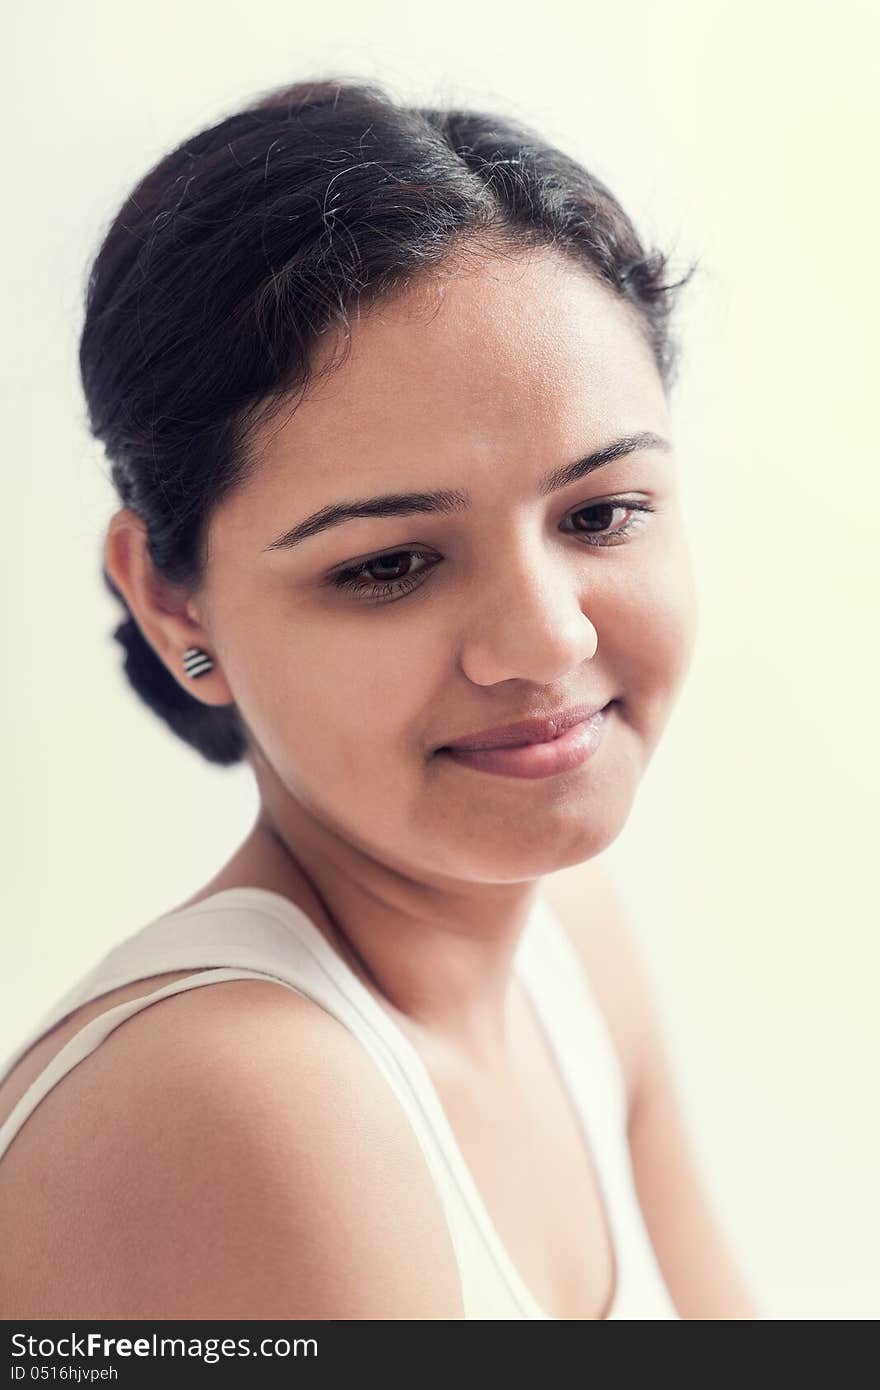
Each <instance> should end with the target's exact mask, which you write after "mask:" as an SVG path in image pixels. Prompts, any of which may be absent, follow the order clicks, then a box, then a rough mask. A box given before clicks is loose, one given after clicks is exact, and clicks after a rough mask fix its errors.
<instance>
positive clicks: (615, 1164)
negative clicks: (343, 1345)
mask: <svg viewBox="0 0 880 1390" xmlns="http://www.w3.org/2000/svg"><path fill="white" fill-rule="evenodd" d="M514 968H515V970H516V971H517V973H518V975H519V977H520V979H521V981H522V983H523V985H524V986H525V989H526V991H527V993H528V996H529V998H530V1001H531V1004H532V1007H533V1010H534V1013H535V1016H536V1018H537V1019H538V1021H539V1023H540V1026H541V1028H542V1031H543V1032H544V1034H545V1036H546V1038H547V1041H548V1043H549V1046H550V1049H551V1053H552V1055H553V1057H554V1060H555V1062H556V1065H557V1067H558V1068H559V1073H560V1077H561V1079H562V1081H563V1082H564V1084H565V1086H566V1089H567V1092H568V1094H569V1096H570V1097H571V1100H572V1102H573V1104H574V1107H575V1109H576V1112H577V1114H578V1116H579V1119H580V1121H581V1126H582V1130H583V1137H584V1146H585V1150H586V1152H587V1154H588V1155H589V1157H590V1159H591V1162H592V1164H593V1169H594V1172H595V1174H596V1178H597V1181H598V1184H599V1187H600V1190H601V1194H602V1197H603V1202H604V1208H605V1215H606V1220H607V1223H608V1229H609V1232H610V1235H611V1238H612V1243H613V1246H614V1255H615V1264H616V1269H617V1287H616V1292H615V1296H614V1300H613V1303H612V1307H611V1309H610V1311H609V1313H608V1319H609V1321H610V1320H612V1319H652V1320H653V1319H659V1318H677V1317H678V1313H677V1311H676V1309H675V1306H674V1304H673V1303H672V1300H671V1298H670V1295H669V1293H668V1291H667V1289H666V1286H665V1284H664V1282H663V1278H662V1275H661V1272H660V1268H659V1265H658V1263H657V1260H656V1257H655V1254H654V1250H653V1247H652V1245H651V1241H650V1237H649V1235H648V1232H647V1229H646V1227H645V1225H644V1221H643V1219H642V1214H641V1210H640V1207H639V1203H638V1196H637V1193H636V1190H635V1186H634V1181H633V1172H632V1166H631V1161H630V1152H629V1145H628V1142H627V1136H626V1120H627V1114H626V1092H625V1087H624V1080H623V1075H622V1072H621V1069H620V1065H619V1060H618V1056H617V1052H616V1049H615V1046H614V1043H613V1041H612V1038H611V1034H610V1033H609V1031H608V1028H607V1025H606V1022H605V1018H604V1015H603V1013H602V1011H601V1009H600V1007H599V1004H598V1002H597V1000H596V998H595V996H594V994H593V992H592V989H591V986H590V982H589V978H588V976H587V973H586V971H585V970H584V968H583V964H582V962H581V959H580V956H579V955H578V953H577V951H576V949H575V947H574V945H573V943H572V941H571V940H570V938H569V936H568V933H567V932H566V930H565V928H564V927H563V926H562V924H561V922H560V921H559V919H558V917H557V916H556V913H555V911H554V910H553V908H552V907H551V905H550V904H549V903H548V902H547V901H546V900H545V899H544V898H543V897H541V895H540V894H538V895H536V896H535V898H534V899H533V906H532V909H531V912H530V914H529V917H528V920H527V922H526V925H525V927H524V928H523V931H522V934H521V936H520V940H519V942H518V945H517V951H516V955H515V959H514ZM189 969H192V970H194V971H195V972H196V973H194V974H192V975H189V976H187V977H186V978H185V979H182V980H175V981H173V982H172V983H171V984H168V985H165V986H164V987H162V988H160V989H156V990H154V991H153V992H152V993H151V994H147V995H144V996H143V997H142V998H140V999H132V1000H129V1001H128V1002H127V1003H123V1004H118V1005H117V1006H116V1007H115V1008H111V1009H108V1010H107V1011H106V1012H105V1013H103V1014H100V1015H98V1016H97V1017H96V1018H94V1019H92V1020H91V1022H89V1023H87V1024H86V1025H85V1027H83V1028H82V1029H80V1031H79V1032H78V1033H76V1034H75V1035H74V1036H73V1037H72V1038H70V1039H69V1040H68V1042H67V1043H66V1044H65V1045H64V1047H62V1048H61V1049H60V1051H59V1052H57V1053H56V1055H55V1057H54V1058H53V1059H52V1061H51V1062H50V1063H49V1065H48V1066H47V1067H46V1068H45V1069H44V1070H43V1071H42V1072H41V1073H40V1074H39V1076H37V1077H36V1078H35V1080H34V1081H32V1083H31V1085H30V1086H29V1087H28V1089H27V1090H26V1091H25V1093H24V1095H22V1096H21V1098H20V1099H19V1101H18V1102H17V1104H16V1105H15V1107H14V1108H13V1110H12V1111H11V1113H10V1115H9V1116H8V1118H7V1120H6V1122H5V1123H4V1124H3V1125H0V1160H2V1157H3V1154H4V1153H5V1152H6V1149H7V1148H8V1147H9V1145H10V1144H11V1142H12V1140H13V1139H14V1137H15V1135H16V1134H17V1133H18V1131H19V1129H20V1128H21V1126H22V1125H23V1124H24V1123H25V1121H26V1120H27V1118H28V1116H29V1115H30V1114H31V1113H32V1111H33V1110H34V1109H35V1108H36V1107H37V1106H38V1105H39V1103H40V1101H41V1100H42V1099H43V1097H44V1096H45V1095H47V1094H48V1092H49V1091H51V1089H52V1088H53V1086H56V1085H57V1084H58V1082H59V1081H60V1080H61V1079H62V1077H64V1076H66V1075H67V1073H68V1072H69V1071H71V1070H72V1068H73V1067H75V1066H76V1065H77V1064H78V1063H79V1062H81V1061H82V1060H83V1058H84V1057H88V1056H89V1054H90V1053H91V1052H93V1051H94V1050H95V1048H97V1047H98V1046H99V1045H100V1043H101V1042H102V1041H103V1039H104V1038H106V1037H107V1035H108V1034H109V1033H111V1032H112V1031H113V1029H114V1028H117V1027H118V1026H119V1025H120V1023H124V1021H125V1020H126V1019H127V1018H131V1016H132V1015H133V1014H136V1013H138V1012H139V1011H140V1010H141V1009H146V1008H148V1007H149V1005H150V1004H154V1003H156V1001H157V1000H159V999H167V998H168V996H169V995H172V994H179V993H181V992H182V991H183V990H187V989H196V988H198V987H200V986H203V985H211V984H215V983H219V982H220V981H223V980H236V979H269V980H274V981H280V982H281V983H282V984H285V985H288V986H289V987H290V988H291V989H294V990H296V991H297V993H299V994H302V995H305V996H306V997H308V998H310V999H312V1000H314V1001H315V1002H316V1003H317V1004H319V1005H320V1006H321V1007H322V1008H324V1009H326V1010H327V1011H328V1012H329V1013H331V1014H333V1015H334V1017H336V1018H337V1019H339V1021H340V1022H341V1023H342V1024H344V1025H345V1027H346V1028H348V1029H349V1031H350V1032H351V1033H353V1034H354V1035H355V1037H356V1038H358V1039H359V1041H360V1042H361V1043H362V1044H363V1046H364V1047H365V1048H366V1050H367V1052H368V1053H369V1054H370V1056H371V1057H372V1058H373V1060H374V1062H375V1063H376V1065H377V1066H378V1067H379V1069H380V1071H381V1072H382V1073H383V1075H384V1076H385V1077H386V1079H387V1081H388V1083H389V1084H390V1086H391V1087H392V1089H393V1091H394V1093H395V1094H396V1096H397V1098H398V1100H399V1101H400V1104H401V1105H402V1106H403V1109H404V1111H405V1112H406V1115H407V1117H408V1119H409V1121H410V1123H411V1125H412V1128H413V1130H414V1131H415V1134H416V1137H417V1139H418V1141H419V1144H420V1147H421V1149H422V1152H423V1153H424V1156H425V1160H426V1162H427V1164H428V1167H429V1170H430V1172H431V1174H432V1177H433V1179H434V1181H435V1183H436V1186H437V1190H438V1193H439V1195H440V1198H441V1201H442V1205H443V1209H444V1211H445V1214H446V1219H447V1223H448V1226H449V1232H450V1236H451V1238H452V1243H453V1246H454V1249H455V1255H456V1259H457V1262H458V1269H459V1274H460V1278H461V1289H462V1299H463V1304H464V1315H465V1317H466V1318H480V1319H513V1318H545V1319H546V1318H548V1317H549V1315H548V1314H547V1313H546V1312H544V1310H543V1309H542V1308H541V1307H540V1305H539V1304H538V1302H537V1301H536V1299H535V1298H534V1296H533V1295H532V1294H531V1292H530V1291H529V1289H528V1287H527V1286H526V1284H525V1282H524V1280H523V1279H522V1278H521V1276H520V1274H519V1272H518V1270H517V1269H516V1267H515V1266H514V1264H513V1261H512V1260H511V1258H510V1255H509V1254H508V1252H507V1250H506V1248H505V1247H504V1245H503V1244H502V1241H501V1239H500V1237H499V1235H498V1232H497V1230H496V1228H495V1226H494V1224H493V1222H492V1220H491V1218H490V1216H489V1213H488V1211H487V1209H486V1207H485V1205H484V1203H483V1201H482V1199H481V1197H480V1194H479V1190H478V1188H477V1186H476V1183H475V1181H474V1179H473V1177H472V1175H471V1173H470V1171H469V1169H468V1167H467V1164H466V1163H465V1161H464V1157H463V1155H462V1153H461V1150H460V1148H459V1146H458V1144H457V1142H456V1139H455V1136H454V1134H453V1131H452V1128H451V1126H450V1124H449V1122H448V1120H447V1118H446V1114H445V1111H444V1110H443V1107H442V1105H441V1102H440V1098H439V1095H438V1093H437V1091H436V1089H435V1087H434V1085H433V1082H432V1081H431V1079H430V1075H429V1073H428V1071H427V1068H426V1067H425V1065H424V1063H423V1061H422V1059H421V1057H420V1056H419V1054H418V1052H417V1051H416V1049H415V1048H414V1047H413V1045H412V1044H411V1043H410V1041H409V1039H408V1038H407V1037H406V1035H405V1034H404V1033H403V1032H402V1031H401V1030H400V1029H399V1028H398V1027H397V1026H396V1025H395V1024H394V1023H393V1021H392V1019H391V1017H390V1016H389V1015H388V1014H387V1013H386V1012H385V1010H384V1009H382V1008H381V1006H380V1005H379V1004H378V1003H377V1002H376V1000H375V999H374V998H373V996H372V995H371V994H370V992H369V991H368V990H367V989H366V988H365V987H364V985H363V984H362V983H361V981H360V980H359V979H358V978H357V976H356V975H355V974H354V973H353V971H352V970H351V969H350V967H349V966H348V965H347V964H346V962H345V961H344V960H343V959H342V957H341V956H340V955H339V954H338V953H337V952H336V951H335V950H334V949H333V947H332V946H331V944H330V942H329V941H328V940H327V938H326V937H325V936H324V935H323V934H322V932H320V931H319V929H318V928H317V926H316V925H315V924H314V922H312V920H311V919H310V918H309V917H307V916H306V914H305V913H304V912H303V911H302V909H301V908H299V907H297V906H295V905H294V904H293V903H292V902H290V901H289V900H288V899H287V898H285V897H283V896H282V895H281V894H279V893H275V892H271V891H270V890H268V889H265V888H230V889H225V890H224V891H222V892H220V893H215V894H214V895H213V896H212V897H210V898H205V899H203V900H202V901H201V902H199V903H196V904H195V905H194V906H192V907H187V908H183V909H181V910H179V911H177V912H170V913H166V914H165V915H163V916H161V917H157V918H155V919H154V920H153V921H151V922H148V923H147V925H146V926H144V927H142V928H141V929H140V930H139V931H137V932H135V933H134V934H133V935H131V936H129V937H127V938H126V939H125V940H123V941H122V942H120V944H119V945H117V946H115V947H113V949H112V950H110V951H109V952H108V953H107V954H106V955H105V956H104V957H103V958H102V959H101V960H99V962H98V964H97V965H96V966H95V967H94V968H93V969H92V970H91V971H90V972H89V973H88V974H87V975H85V976H84V977H83V978H82V979H81V980H79V981H78V982H77V983H76V984H75V985H74V986H73V987H72V988H71V989H70V990H68V991H67V993H66V994H64V995H63V996H62V998H60V999H59V1000H58V1001H57V1002H56V1003H55V1004H54V1005H53V1006H52V1008H51V1009H50V1010H49V1012H48V1014H47V1015H45V1016H44V1018H43V1019H42V1020H41V1022H40V1023H39V1024H38V1025H37V1026H36V1027H35V1028H34V1029H33V1031H32V1032H31V1033H30V1035H29V1036H28V1037H27V1038H25V1040H24V1042H23V1043H22V1044H21V1046H20V1047H18V1048H17V1049H16V1051H15V1052H14V1053H13V1055H12V1056H11V1057H9V1058H7V1060H6V1061H5V1062H4V1063H3V1066H2V1067H0V1081H3V1079H4V1078H5V1077H6V1076H7V1075H8V1074H9V1072H10V1071H11V1070H12V1068H13V1067H14V1066H15V1064H16V1063H17V1062H18V1061H19V1060H20V1058H21V1057H23V1056H24V1054H25V1053H26V1052H27V1051H28V1050H29V1048H30V1047H32V1046H33V1044H34V1043H36V1042H38V1041H39V1039H40V1038H41V1037H43V1036H44V1034H46V1033H48V1032H49V1031H50V1030H51V1029H52V1028H54V1027H55V1026H56V1024H58V1023H60V1022H61V1021H62V1020H63V1019H64V1018H66V1017H67V1016H68V1015H69V1014H70V1013H71V1012H72V1011H73V1010H74V1009H77V1008H79V1007H80V1006H81V1005H83V1004H86V1003H89V1002H90V1001H91V1000H93V999H96V998H98V997H99V996H100V995H102V994H105V993H107V992H108V991H109V990H113V989H117V988H119V987H120V986H122V985H127V984H130V983H132V982H133V981H136V980H139V979H143V978H145V977H147V976H151V975H160V974H163V973H164V972H166V971H177V970H189Z"/></svg>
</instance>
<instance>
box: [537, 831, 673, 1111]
mask: <svg viewBox="0 0 880 1390" xmlns="http://www.w3.org/2000/svg"><path fill="white" fill-rule="evenodd" d="M543 892H544V895H545V897H546V898H547V900H548V901H549V902H550V904H551V906H552V907H553V908H554V910H555V912H556V915H557V916H558V918H559V920H560V921H561V923H562V925H563V927H564V928H565V930H566V933H567V935H568V936H569V938H570V940H571V942H572V944H573V946H574V947H575V950H576V952H577V954H578V956H579V957H580V959H581V962H582V964H583V967H584V970H585V972H586V974H587V975H588V977H589V980H590V985H591V987H592V989H593V992H594V994H595V996H596V999H597V1002H598V1004H599V1007H600V1008H601V1010H602V1013H603V1015H604V1017H605V1021H606V1023H607V1025H608V1031H609V1033H610V1034H611V1039H612V1042H613V1044H614V1047H615V1050H616V1052H617V1056H618V1059H619V1061H620V1066H621V1071H622V1072H623V1076H624V1082H625V1085H626V1092H627V1108H628V1111H629V1112H630V1113H631V1112H632V1107H633V1104H634V1101H635V1096H636V1092H637V1089H638V1082H639V1072H640V1067H641V1057H642V1050H643V1047H644V1045H645V1038H644V1035H645V1030H646V1026H647V1017H648V1014H649V1012H650V1007H651V993H652V990H651V983H650V978H649V975H648V971H647V967H646V965H645V962H644V959H643V954H642V950H641V947H640V944H639V942H638V939H637V936H636V933H635V930H634V928H633V927H632V925H631V923H630V921H629V918H628V914H627V912H626V909H625V906H624V903H623V900H622V897H621V895H620V892H619V890H618V888H617V887H616V885H615V882H614V878H613V876H612V874H611V873H610V872H609V870H608V869H607V868H606V867H605V865H603V864H601V863H598V862H597V861H596V860H595V859H591V860H590V861H589V862H588V863H587V864H584V865H580V866H579V867H578V869H577V880H576V887H575V885H574V882H572V883H571V884H570V885H569V884H568V883H567V882H566V876H564V875H561V874H560V875H557V876H556V877H555V878H554V879H551V880H548V881H547V882H546V883H545V885H544V887H543Z"/></svg>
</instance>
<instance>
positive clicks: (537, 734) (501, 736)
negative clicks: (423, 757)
mask: <svg viewBox="0 0 880 1390" xmlns="http://www.w3.org/2000/svg"><path fill="white" fill-rule="evenodd" d="M615 703H616V700H615V699H610V700H606V702H605V703H604V704H603V705H599V704H596V703H595V702H594V703H593V704H589V705H587V704H581V705H571V706H569V708H568V709H565V710H560V711H557V713H556V714H553V715H550V716H545V717H543V718H534V719H523V720H519V721H518V722H517V723H515V724H505V725H498V726H496V727H495V728H492V729H482V730H480V731H479V733H475V734H466V735H465V736H464V737H462V738H459V739H454V740H453V741H452V742H451V743H445V744H443V746H442V747H440V748H438V749H436V752H438V753H449V752H469V753H478V752H488V751H491V750H492V749H496V748H527V747H529V746H530V745H531V744H535V743H554V742H556V740H557V739H559V738H561V737H562V736H563V734H565V733H567V732H568V730H569V729H572V728H574V727H575V726H577V725H579V724H583V723H585V722H587V721H588V720H591V719H595V718H596V717H597V716H598V715H600V714H605V713H607V712H608V710H609V709H610V707H611V706H612V705H613V704H615Z"/></svg>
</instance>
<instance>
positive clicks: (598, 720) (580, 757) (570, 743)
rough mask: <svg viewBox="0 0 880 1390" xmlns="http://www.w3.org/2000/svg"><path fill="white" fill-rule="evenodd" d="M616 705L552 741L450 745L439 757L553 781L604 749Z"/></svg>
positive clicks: (486, 769) (556, 732) (553, 735)
mask: <svg viewBox="0 0 880 1390" xmlns="http://www.w3.org/2000/svg"><path fill="white" fill-rule="evenodd" d="M616 704H617V701H616V700H609V701H608V702H607V704H605V705H602V706H601V708H599V709H594V710H593V712H592V713H591V714H588V715H587V716H586V717H583V718H580V719H578V720H577V721H573V722H570V723H568V725H567V727H566V728H564V729H563V728H557V729H554V730H552V731H551V736H550V737H549V738H544V739H532V740H531V741H530V742H525V743H524V742H522V741H520V742H518V743H507V744H498V743H496V744H494V745H493V746H491V747H481V748H472V747H467V748H463V747H461V746H459V745H447V746H445V747H443V748H438V749H437V754H438V756H439V757H440V758H441V759H442V761H444V762H447V763H449V764H450V765H457V766H459V767H462V768H468V769H470V770H471V771H476V772H486V773H493V774H495V775H496V776H501V777H516V778H528V779H533V778H539V777H552V776H555V775H557V774H559V773H562V772H568V771H571V770H572V769H574V768H579V767H581V766H582V765H584V764H586V763H588V762H589V761H590V760H591V759H592V758H593V756H594V755H595V754H596V753H597V751H598V750H599V748H600V747H601V745H602V742H603V739H604V735H605V727H606V725H607V723H608V720H609V718H610V716H611V714H612V711H613V709H614V707H615V706H616Z"/></svg>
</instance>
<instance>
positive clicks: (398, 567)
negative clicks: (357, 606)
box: [331, 550, 438, 602]
mask: <svg viewBox="0 0 880 1390" xmlns="http://www.w3.org/2000/svg"><path fill="white" fill-rule="evenodd" d="M414 560H416V561H418V560H422V561H430V564H427V565H423V566H422V567H421V568H414V567H413V563H412V562H413V561H414ZM437 563H438V561H437V559H436V558H435V557H434V556H433V555H428V554H427V553H426V552H425V551H424V550H393V551H391V552H390V553H389V554H387V555H376V556H375V557H374V558H373V559H372V560H364V561H363V563H362V564H360V565H352V566H351V568H349V569H344V570H338V571H337V572H336V574H334V575H333V576H332V579H331V583H332V585H333V587H334V588H337V589H348V590H350V591H352V592H353V593H356V594H363V595H364V596H365V597H367V598H370V599H376V600H378V601H380V602H381V601H382V600H383V599H388V598H397V597H400V596H401V595H402V594H405V593H409V590H410V589H414V588H415V586H416V585H417V584H418V582H419V579H418V576H419V575H420V574H421V573H423V571H424V570H425V569H430V567H431V564H437ZM372 570H378V571H379V573H378V575H377V576H374V577H373V578H372V579H370V578H366V579H365V578H363V576H364V575H369V572H370V571H372ZM389 571H390V572H389Z"/></svg>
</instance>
